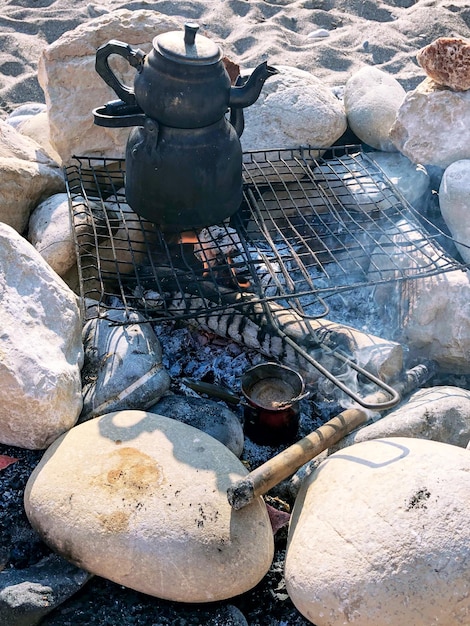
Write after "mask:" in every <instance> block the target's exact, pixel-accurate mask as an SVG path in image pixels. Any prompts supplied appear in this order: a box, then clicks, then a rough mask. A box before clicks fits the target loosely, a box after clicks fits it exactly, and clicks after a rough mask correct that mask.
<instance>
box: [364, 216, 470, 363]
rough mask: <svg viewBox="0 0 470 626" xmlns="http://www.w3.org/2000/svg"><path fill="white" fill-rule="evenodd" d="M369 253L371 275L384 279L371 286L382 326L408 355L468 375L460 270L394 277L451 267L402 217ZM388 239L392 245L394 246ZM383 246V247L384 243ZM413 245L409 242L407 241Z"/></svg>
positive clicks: (466, 282)
mask: <svg viewBox="0 0 470 626" xmlns="http://www.w3.org/2000/svg"><path fill="white" fill-rule="evenodd" d="M379 243H380V244H381V247H380V248H377V250H374V251H373V252H372V255H371V270H370V271H372V278H373V277H374V276H375V277H377V271H379V272H380V275H381V276H382V277H383V278H384V279H388V278H390V281H388V280H385V282H384V283H382V284H380V285H377V286H376V287H375V289H374V294H373V295H374V300H375V302H376V304H377V305H378V313H379V315H380V316H381V318H382V322H383V324H384V327H385V328H387V329H388V332H389V334H390V336H393V338H394V340H395V341H398V342H400V343H402V344H403V345H406V346H407V348H408V350H409V357H410V358H416V359H421V358H424V359H431V360H434V361H436V362H437V364H438V365H439V367H440V368H441V369H443V370H445V371H449V372H459V373H461V374H466V373H470V359H469V358H468V355H469V354H470V279H469V275H468V272H464V271H461V270H459V269H456V270H450V271H445V272H442V273H440V274H436V275H435V276H422V277H421V278H414V279H413V280H409V281H400V280H394V279H395V278H396V277H399V276H401V275H403V274H404V273H408V274H411V275H413V274H416V273H419V272H423V271H425V270H426V268H429V266H430V265H431V266H433V267H435V268H439V267H442V268H443V269H444V268H445V266H446V267H449V264H445V262H444V260H443V258H442V251H440V250H438V249H436V248H434V246H433V245H432V242H431V241H429V242H427V243H426V244H424V243H423V234H422V233H420V232H419V231H414V232H413V226H412V225H411V224H410V223H409V222H406V221H403V222H402V223H398V224H397V228H396V229H394V230H393V233H390V236H387V237H386V238H385V239H384V240H383V242H379ZM392 243H395V248H394V247H393V245H391V244H392ZM384 244H386V247H384ZM411 244H412V245H411Z"/></svg>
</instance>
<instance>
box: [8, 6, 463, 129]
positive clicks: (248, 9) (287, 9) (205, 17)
mask: <svg viewBox="0 0 470 626" xmlns="http://www.w3.org/2000/svg"><path fill="white" fill-rule="evenodd" d="M118 8H128V9H140V8H145V9H154V10H155V11H159V12H161V13H164V14H167V15H172V16H176V17H180V18H181V24H182V26H183V23H184V22H185V21H187V20H188V19H190V20H193V21H197V22H198V23H199V24H200V27H201V30H202V31H204V32H205V34H207V35H208V36H210V37H211V38H213V39H214V40H215V41H217V43H219V44H220V45H222V47H223V49H224V52H225V53H226V55H227V56H229V57H230V58H231V59H232V60H233V61H235V62H237V63H238V64H239V65H240V66H241V67H242V68H243V67H253V66H255V65H256V64H258V63H260V62H261V61H263V60H265V59H266V60H268V61H269V62H270V63H271V64H273V65H276V64H282V65H291V66H295V67H298V68H300V69H303V70H308V71H310V72H312V73H313V74H314V75H315V76H317V77H319V78H321V79H322V80H324V81H325V82H326V83H327V84H328V85H331V86H332V87H334V86H341V85H344V84H345V82H346V80H347V79H348V77H349V76H351V74H353V73H354V72H355V71H357V70H358V69H360V68H361V67H362V66H364V65H374V66H376V67H378V68H380V69H382V70H385V71H387V72H389V73H391V74H393V75H394V76H395V77H396V78H397V79H398V80H399V81H400V83H401V84H402V85H403V86H404V87H405V89H407V90H410V89H413V88H414V87H415V86H416V85H417V84H418V83H419V82H421V80H422V79H423V77H424V74H423V71H422V69H421V68H420V67H419V66H418V64H417V62H416V52H417V50H419V49H420V48H422V47H423V46H425V45H427V44H428V43H431V42H432V41H434V40H435V39H437V38H438V37H441V36H460V37H470V5H469V4H468V3H467V2H466V1H464V0H418V1H414V0H383V1H380V0H379V1H374V0H294V1H290V0H191V1H189V0H173V1H171V0H156V1H154V2H151V1H147V2H145V1H144V2H142V1H138V0H136V1H134V2H132V1H131V2H124V1H122V0H103V1H102V2H100V3H94V2H89V1H88V0H0V117H5V116H6V115H7V114H8V113H9V112H10V111H11V110H13V109H14V108H15V107H16V106H18V105H19V104H23V103H26V102H43V101H44V97H43V93H42V90H41V88H40V87H39V84H38V82H37V78H36V69H37V61H38V58H39V55H40V53H41V50H43V49H44V48H45V47H46V46H47V45H48V44H49V43H51V42H53V41H54V40H56V39H57V38H59V37H60V36H61V34H62V33H64V32H65V31H67V30H71V29H73V28H75V27H76V26H77V25H78V24H80V23H82V22H84V21H87V20H90V19H92V18H93V17H97V16H98V15H100V14H102V13H105V12H109V11H113V10H115V9H118ZM320 35H321V36H320Z"/></svg>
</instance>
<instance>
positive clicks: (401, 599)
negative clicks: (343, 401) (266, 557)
mask: <svg viewBox="0 0 470 626" xmlns="http://www.w3.org/2000/svg"><path fill="white" fill-rule="evenodd" d="M469 472H470V454H469V453H468V451H467V450H465V449H462V448H458V447H456V446H451V445H448V444H444V443H439V442H436V441H427V440H424V439H414V438H406V437H391V438H386V439H376V440H374V441H367V442H363V443H358V444H355V445H354V446H350V447H349V448H347V449H345V450H340V451H338V452H336V453H335V454H332V455H331V456H330V457H328V459H327V460H326V461H324V462H323V463H322V464H321V465H320V466H319V467H318V468H317V470H316V471H314V472H313V473H312V474H311V475H310V476H309V477H308V478H307V479H306V480H305V482H304V483H303V485H302V488H301V490H300V492H299V495H298V496H297V500H296V502H295V506H294V509H293V512H292V517H291V521H290V527H289V536H288V544H287V552H286V561H285V579H286V588H287V591H288V593H289V596H290V598H291V600H292V601H293V603H294V604H295V606H296V607H297V609H298V610H299V611H300V612H301V613H302V614H303V615H304V616H305V617H306V618H307V619H309V620H310V621H311V622H312V623H314V624H316V626H342V625H343V624H345V623H347V624H349V623H357V624H361V626H404V625H405V624H407V625H408V624H413V626H430V624H438V623H439V624H445V625H446V626H466V625H467V624H468V616H469V615H470V596H469V593H468V588H469V584H470V570H469V567H468V563H469V559H470V525H469V524H468V502H469V500H470V481H469V479H468V476H469Z"/></svg>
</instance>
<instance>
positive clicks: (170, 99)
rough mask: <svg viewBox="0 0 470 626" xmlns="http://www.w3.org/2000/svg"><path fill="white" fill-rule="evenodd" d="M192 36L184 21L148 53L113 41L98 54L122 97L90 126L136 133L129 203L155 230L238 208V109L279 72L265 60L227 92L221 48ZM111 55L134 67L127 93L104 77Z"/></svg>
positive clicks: (98, 112)
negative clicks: (118, 128)
mask: <svg viewBox="0 0 470 626" xmlns="http://www.w3.org/2000/svg"><path fill="white" fill-rule="evenodd" d="M197 31H198V26H197V24H193V23H188V24H185V29H184V33H183V32H181V31H175V32H168V33H163V34H162V35H159V36H157V37H155V39H154V40H153V49H152V51H151V52H150V53H149V54H147V55H146V54H145V53H143V52H142V51H141V50H140V49H138V48H137V49H134V48H132V47H131V46H129V45H128V44H125V43H123V42H120V41H116V40H113V41H110V42H108V43H107V44H105V45H104V46H101V47H100V48H99V49H98V50H97V53H96V65H95V67H96V70H97V72H98V74H100V76H101V77H102V78H103V80H104V81H105V82H106V83H107V84H108V85H109V86H110V87H112V89H113V90H114V91H115V92H116V94H117V95H118V96H119V98H120V100H116V101H112V102H109V103H107V104H106V105H104V106H103V107H99V108H98V109H95V110H94V112H93V113H94V119H95V124H97V125H99V126H108V127H126V126H136V127H137V128H135V129H134V130H133V131H132V132H131V133H130V135H129V139H128V143H127V148H126V198H127V201H128V203H129V205H130V206H131V207H132V209H133V210H134V211H135V212H136V213H138V214H140V215H142V216H143V217H145V218H147V219H149V220H150V221H153V222H155V223H157V224H159V225H160V227H161V228H162V230H169V231H179V230H186V229H188V228H201V227H203V226H208V225H210V224H215V223H218V222H221V221H223V220H224V219H226V218H227V217H230V216H231V215H233V213H235V211H236V210H237V209H238V207H239V206H240V203H241V199H242V152H241V145H240V140H239V137H240V135H241V134H242V132H243V126H244V122H243V108H246V107H248V106H250V105H251V104H253V103H254V102H255V101H256V100H257V99H258V97H259V94H260V92H261V89H262V87H263V85H264V82H265V81H266V79H267V78H269V77H270V76H272V75H274V74H276V73H277V70H275V69H274V68H272V67H269V66H268V65H267V63H266V62H265V63H262V64H260V65H259V66H258V67H257V68H255V70H254V71H253V73H252V74H251V75H250V77H249V78H248V80H247V81H246V82H245V83H244V84H241V85H238V86H236V85H232V84H231V80H230V76H229V74H228V72H227V70H226V67H225V64H224V61H223V54H222V51H221V49H220V48H219V46H218V45H217V44H215V43H214V42H212V41H211V40H210V39H208V38H207V37H204V36H202V35H200V34H199V33H198V32H197ZM112 54H118V55H120V56H122V57H124V58H125V59H126V60H127V61H128V62H129V64H130V65H131V66H132V67H135V68H136V70H137V73H136V76H135V79H134V86H133V88H131V87H129V86H127V85H124V84H123V83H122V82H121V81H120V80H119V79H118V78H117V76H116V75H115V74H114V73H113V71H112V70H111V68H110V66H109V63H108V59H109V57H110V56H111V55H112ZM229 112H230V117H229V119H227V117H226V115H227V113H229Z"/></svg>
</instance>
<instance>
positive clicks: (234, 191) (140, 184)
mask: <svg viewBox="0 0 470 626" xmlns="http://www.w3.org/2000/svg"><path fill="white" fill-rule="evenodd" d="M125 187H126V200H127V202H128V203H129V205H130V206H131V208H132V209H133V210H134V211H135V212H136V213H137V214H139V215H141V216H142V217H144V218H146V219H147V220H149V221H151V222H153V223H155V224H157V225H158V226H159V227H160V229H161V230H162V231H165V232H181V231H183V230H196V229H200V228H203V227H205V226H210V225H213V224H218V223H221V222H222V221H224V220H225V219H226V218H228V217H230V216H232V215H233V214H234V213H235V212H236V211H237V210H238V208H239V206H240V204H241V201H242V149H241V145H240V140H239V137H238V134H237V132H236V130H235V129H234V127H233V125H232V124H231V123H230V122H229V121H228V120H227V119H226V118H225V117H223V118H221V119H220V120H219V121H218V122H216V123H215V124H211V125H210V126H204V127H202V128H189V129H184V128H173V127H169V126H164V125H162V124H159V123H158V122H157V121H155V120H153V119H152V118H149V117H146V119H145V121H144V123H143V126H138V127H136V128H134V129H133V130H132V131H131V133H130V135H129V139H128V142H127V147H126V184H125Z"/></svg>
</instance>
